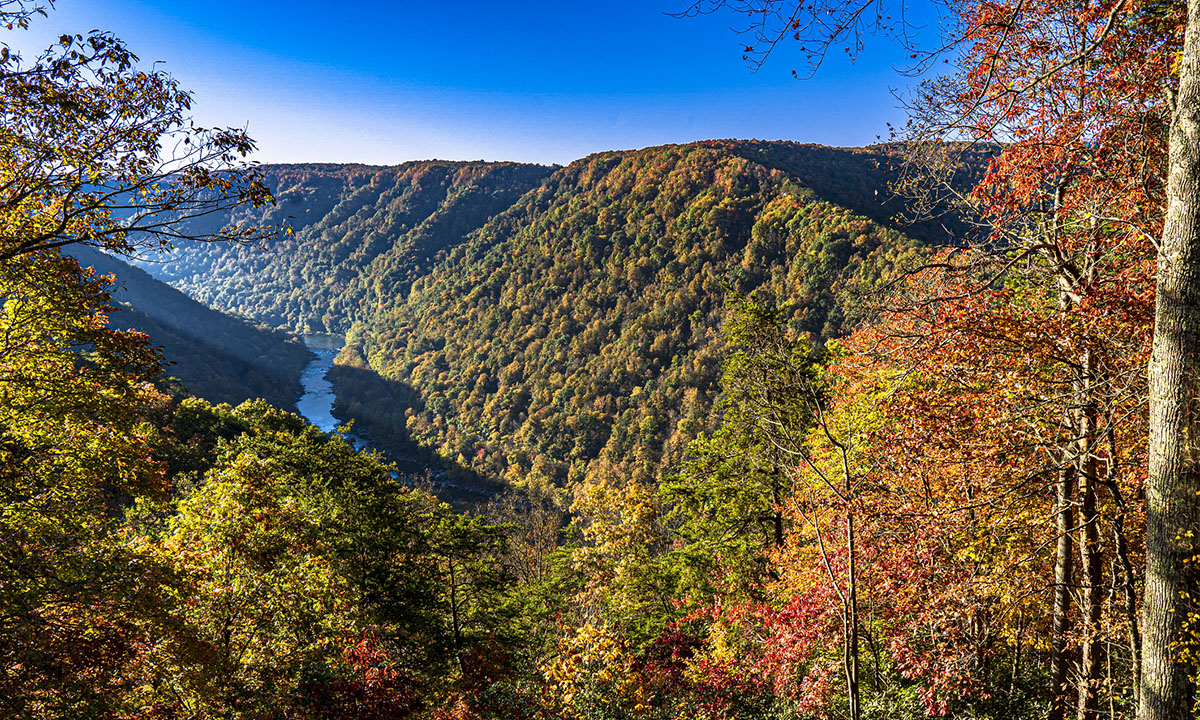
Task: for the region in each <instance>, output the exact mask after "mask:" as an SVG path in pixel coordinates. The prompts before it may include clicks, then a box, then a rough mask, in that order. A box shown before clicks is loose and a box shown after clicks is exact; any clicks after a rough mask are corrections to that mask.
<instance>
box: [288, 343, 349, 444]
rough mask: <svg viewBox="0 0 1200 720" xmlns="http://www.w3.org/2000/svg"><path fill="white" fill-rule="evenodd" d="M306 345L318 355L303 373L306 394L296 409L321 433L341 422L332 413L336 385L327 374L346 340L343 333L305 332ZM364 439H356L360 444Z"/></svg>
mask: <svg viewBox="0 0 1200 720" xmlns="http://www.w3.org/2000/svg"><path fill="white" fill-rule="evenodd" d="M303 340H304V345H305V346H306V347H307V348H308V349H309V350H310V351H312V352H313V354H315V355H316V358H314V359H313V360H312V361H310V362H309V363H308V367H306V368H304V371H303V372H302V373H300V385H301V386H302V387H303V388H304V393H303V394H302V395H301V396H300V400H299V401H297V402H296V409H297V410H299V411H300V414H301V415H303V416H304V418H305V419H307V420H308V421H309V422H310V423H312V424H313V425H316V426H317V427H318V428H320V429H321V431H322V432H333V431H334V430H336V429H337V426H338V425H340V424H341V421H340V420H338V419H337V418H335V417H334V416H333V401H334V393H333V384H332V383H330V382H329V380H328V379H327V378H326V377H325V376H326V375H327V374H328V373H329V368H331V367H333V359H334V358H336V357H337V354H338V352H339V351H341V349H342V345H343V344H344V343H345V342H346V340H345V338H343V337H342V336H340V335H305V336H303ZM360 442H361V441H359V440H358V439H355V440H354V444H355V445H356V446H357V445H359V444H360Z"/></svg>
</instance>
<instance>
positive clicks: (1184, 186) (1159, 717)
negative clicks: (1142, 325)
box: [1138, 0, 1200, 720]
mask: <svg viewBox="0 0 1200 720" xmlns="http://www.w3.org/2000/svg"><path fill="white" fill-rule="evenodd" d="M1169 143H1170V144H1169V150H1168V153H1169V155H1168V170H1167V212H1166V218H1165V222H1164V225H1163V237H1162V244H1161V246H1160V248H1159V255H1158V295H1157V307H1156V310H1155V317H1154V345H1153V350H1152V352H1151V356H1150V371H1149V373H1150V374H1149V381H1150V466H1149V476H1148V478H1147V481H1146V589H1145V599H1144V602H1143V605H1142V683H1141V698H1140V703H1139V706H1138V718H1139V720H1185V718H1191V717H1192V707H1193V703H1194V700H1195V698H1194V694H1195V688H1194V687H1193V686H1192V681H1191V678H1190V677H1189V675H1190V674H1191V673H1190V671H1189V670H1190V669H1189V668H1188V667H1187V666H1186V665H1185V663H1183V662H1182V661H1181V660H1180V658H1179V652H1178V650H1177V649H1176V648H1175V643H1176V642H1178V641H1179V640H1180V639H1181V637H1182V633H1183V626H1182V621H1183V616H1184V600H1183V595H1184V593H1188V592H1195V590H1196V572H1195V568H1193V567H1191V563H1190V560H1191V557H1192V555H1193V547H1194V539H1193V538H1191V537H1189V536H1188V533H1189V531H1192V532H1195V531H1197V530H1200V527H1198V525H1200V495H1198V494H1197V493H1200V444H1198V441H1200V382H1198V380H1200V0H1188V2H1187V29H1186V32H1185V34H1184V42H1183V52H1182V57H1181V64H1180V70H1179V88H1178V91H1177V93H1176V96H1175V97H1174V98H1173V107H1172V117H1171V130H1170V140H1169Z"/></svg>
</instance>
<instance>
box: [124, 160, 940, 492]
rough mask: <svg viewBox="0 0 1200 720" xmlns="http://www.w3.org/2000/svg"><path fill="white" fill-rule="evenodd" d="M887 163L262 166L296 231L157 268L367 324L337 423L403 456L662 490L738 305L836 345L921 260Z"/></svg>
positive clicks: (257, 303) (702, 410)
mask: <svg viewBox="0 0 1200 720" xmlns="http://www.w3.org/2000/svg"><path fill="white" fill-rule="evenodd" d="M891 157H892V154H891V153H889V151H888V150H887V149H878V150H839V149H832V148H823V147H819V146H811V145H801V144H796V143H760V142H735V141H720V142H707V143H699V144H695V145H688V146H670V147H662V148H651V149H647V150H642V151H634V152H624V153H605V154H601V155H597V156H593V157H589V158H585V159H583V160H581V161H579V162H576V163H572V164H571V165H570V166H568V167H565V168H561V169H559V170H556V171H554V172H553V173H552V174H549V175H547V173H548V172H549V171H548V170H545V169H542V168H538V167H536V166H515V167H512V166H504V167H502V168H501V169H500V170H503V172H501V171H500V170H497V169H495V168H493V167H491V166H486V165H481V164H478V163H458V164H449V163H412V164H409V165H406V166H401V167H399V168H390V169H384V168H374V169H369V170H370V172H368V169H364V168H359V167H357V166H349V167H345V168H332V167H323V166H322V167H315V168H299V167H281V168H276V167H268V168H267V177H268V179H269V180H272V179H274V180H277V181H278V182H280V185H279V189H277V190H276V192H277V194H279V195H280V196H281V198H283V199H282V200H281V203H280V207H279V208H276V209H272V210H270V211H269V212H262V213H260V214H258V215H256V216H255V217H254V220H255V221H256V222H259V223H266V222H271V221H273V220H277V219H278V217H279V215H280V214H282V213H284V212H286V211H287V208H291V209H292V211H293V212H294V214H295V215H296V217H299V218H302V219H301V220H300V221H299V223H298V224H297V227H295V228H294V235H292V236H290V237H287V238H285V239H283V240H281V241H279V242H277V243H275V244H273V245H271V246H270V247H266V248H253V247H245V246H232V247H231V246H228V245H214V244H203V245H200V244H192V245H187V246H181V247H180V248H178V249H177V251H176V253H175V256H174V257H173V258H171V259H169V260H167V261H165V262H158V263H155V264H153V265H148V266H147V267H148V269H150V270H151V271H153V272H154V273H155V274H157V275H158V276H159V277H161V278H163V279H166V280H169V281H171V282H173V283H174V284H175V285H177V286H178V287H180V288H183V289H186V290H188V291H189V292H193V293H195V294H196V295H197V296H198V297H201V298H204V299H206V300H209V301H211V302H213V303H215V304H216V305H217V306H218V307H222V308H225V309H228V310H232V311H241V312H248V313H251V314H253V315H254V316H255V317H256V318H258V319H260V320H263V321H268V322H271V321H274V322H281V321H282V323H281V324H283V325H284V326H286V327H290V328H292V329H294V330H300V331H303V330H305V329H312V328H313V327H314V326H316V327H321V328H327V327H332V328H335V329H342V328H350V330H351V332H350V343H349V345H348V347H347V348H346V350H345V351H344V353H343V355H342V357H341V358H340V360H339V363H340V365H339V367H337V368H335V370H334V372H333V374H332V377H333V379H334V381H335V383H337V387H338V391H339V392H338V406H337V409H338V411H339V413H340V415H341V416H343V417H346V418H353V419H354V420H355V421H356V423H358V427H360V428H361V429H363V430H365V431H366V432H367V433H368V434H369V435H370V436H371V437H372V438H373V439H374V440H375V442H376V443H377V444H379V445H380V446H381V447H384V448H387V449H390V450H392V451H393V452H395V453H396V454H404V453H411V450H409V449H408V448H410V446H411V442H413V441H416V442H417V443H419V444H421V445H422V446H424V447H425V448H426V449H427V450H428V451H433V452H436V453H438V454H440V455H441V456H442V457H443V458H444V459H446V460H449V461H452V462H453V463H454V464H455V465H456V466H457V467H458V468H459V469H467V470H470V471H471V474H472V475H473V476H474V477H475V478H477V479H480V478H491V479H503V480H504V481H505V482H506V483H507V484H509V485H523V484H524V483H525V482H526V481H527V480H529V479H530V478H533V481H534V482H535V483H541V484H547V483H548V484H549V485H552V486H554V487H557V488H564V487H567V486H569V485H570V486H574V485H578V484H579V483H581V482H582V481H583V479H584V477H585V476H596V475H600V474H604V473H608V472H610V471H611V470H613V469H614V468H619V472H623V473H624V472H628V473H632V474H633V475H635V476H637V477H643V476H645V477H653V478H660V477H661V476H662V475H663V474H664V473H666V472H668V471H669V470H670V468H671V467H673V465H674V464H676V463H678V461H679V460H680V459H681V458H682V456H683V453H684V450H685V449H686V446H687V443H688V442H689V441H690V440H691V439H693V438H694V437H695V436H696V434H697V432H698V431H700V430H701V429H705V428H707V427H708V421H707V419H706V418H707V413H708V409H709V408H710V406H711V404H712V400H713V398H714V397H715V396H716V391H717V388H716V380H717V377H718V375H719V366H720V353H721V341H720V332H719V326H720V322H721V318H722V316H723V312H724V311H723V307H724V303H725V302H726V300H727V299H731V298H735V297H740V296H742V295H761V296H763V297H766V298H770V300H771V301H772V302H774V301H775V300H776V299H778V300H779V301H781V302H783V301H786V302H787V303H789V307H790V312H791V314H792V317H791V323H792V325H793V326H794V327H795V328H796V329H797V330H799V331H801V332H803V333H804V334H805V335H806V336H807V337H809V338H810V339H811V340H812V341H813V342H815V343H816V344H817V345H818V346H819V345H821V344H822V343H824V341H825V340H828V339H830V338H833V337H836V336H837V335H838V333H839V331H840V328H841V327H842V325H843V323H844V320H845V316H846V315H847V313H851V312H853V305H854V303H855V302H856V301H855V299H854V296H855V293H856V292H858V293H860V294H861V292H862V291H863V290H864V289H865V288H867V287H870V286H871V285H872V283H874V282H876V281H877V280H878V279H879V277H880V274H881V273H882V272H883V271H884V269H885V268H887V267H889V266H890V265H893V264H895V263H896V262H898V261H900V260H901V259H902V258H905V257H909V256H911V255H912V251H913V249H914V248H915V247H917V246H918V245H920V243H919V242H917V241H914V240H911V239H909V238H908V237H906V236H905V235H903V234H902V233H900V232H898V231H896V230H895V229H893V228H894V226H895V222H894V220H895V218H894V216H895V215H897V214H898V213H899V212H901V211H902V210H903V207H902V206H901V205H900V204H899V203H894V202H893V203H891V204H889V205H884V204H883V203H880V202H879V200H878V197H879V195H880V193H881V192H883V193H884V196H885V197H887V184H886V183H887V179H888V178H887V175H886V173H887V169H888V163H889V161H890V159H891ZM534 180H538V181H540V182H539V183H538V184H537V186H536V188H534V189H532V190H530V189H529V188H530V187H531V186H532V181H534ZM827 196H828V197H829V198H836V199H837V201H838V202H834V201H832V200H830V199H827ZM485 197H486V198H491V200H490V202H491V204H489V205H483V204H480V203H479V202H478V200H479V199H480V198H485ZM334 198H336V200H335V199H334ZM466 199H473V200H475V201H476V202H475V203H474V204H468V203H467V200H466ZM501 199H505V200H507V201H508V202H509V203H511V204H510V205H508V206H504V205H502V204H500V202H499V200H501ZM839 203H843V204H839ZM847 206H849V207H847ZM850 208H854V209H850ZM488 212H490V213H491V215H490V216H489V215H488V214H487V213H488ZM322 213H324V214H322ZM868 213H869V214H870V215H871V216H873V217H874V218H876V219H874V220H873V219H871V218H870V217H867V216H866V214H868ZM427 215H432V216H433V219H437V220H438V221H437V222H436V223H435V222H434V221H433V219H430V218H429V217H427ZM317 218H319V219H317ZM451 218H455V220H453V221H452V220H451ZM880 223H883V224H880ZM431 228H434V229H438V232H437V233H435V232H434V231H433V229H431ZM449 228H457V229H458V232H457V234H455V235H447V234H446V232H447V231H448V229H449ZM906 229H911V230H913V231H914V232H913V234H914V235H917V236H919V237H922V238H924V240H925V241H926V242H927V243H929V242H932V243H940V242H944V241H946V240H947V237H946V236H945V234H944V231H942V230H941V228H940V227H937V226H934V225H932V224H925V225H918V226H916V227H915V228H906ZM333 238H336V240H333ZM430 238H441V239H440V240H438V241H437V242H436V243H434V242H433V241H432V240H431V239H430ZM431 243H432V244H431ZM418 247H423V248H430V249H427V250H425V251H423V252H427V253H429V255H428V256H425V257H423V259H422V263H423V264H422V263H418V262H417V260H416V258H415V255H414V253H415V250H414V248H418ZM432 248H437V251H436V252H434V251H433V250H432ZM283 278H287V281H284V280H283ZM284 308H287V309H286V310H285V309H284ZM317 318H320V320H318V319H317ZM589 466H591V469H590V470H589Z"/></svg>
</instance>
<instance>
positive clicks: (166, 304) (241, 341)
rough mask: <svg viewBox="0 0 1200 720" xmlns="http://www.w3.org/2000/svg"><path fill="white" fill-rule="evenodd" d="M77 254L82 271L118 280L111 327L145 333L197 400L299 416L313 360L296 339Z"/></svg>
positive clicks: (114, 263) (100, 258) (109, 260)
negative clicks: (303, 379)
mask: <svg viewBox="0 0 1200 720" xmlns="http://www.w3.org/2000/svg"><path fill="white" fill-rule="evenodd" d="M71 252H72V254H73V255H74V256H75V258H76V259H77V260H78V261H79V264H80V265H82V266H84V267H89V266H90V267H93V268H95V270H96V272H97V273H100V274H104V275H113V276H115V277H116V280H117V283H116V287H115V288H114V290H113V300H114V301H115V302H116V303H117V305H118V306H119V307H120V308H121V309H120V311H118V312H116V313H113V314H112V316H111V318H110V321H111V322H112V324H113V325H114V326H116V327H120V328H126V329H134V330H140V331H142V332H145V333H147V334H148V335H149V336H150V340H151V342H153V343H154V344H155V345H158V346H160V347H161V348H162V351H163V355H164V356H165V358H166V359H167V362H168V363H169V365H168V366H167V368H166V373H167V374H168V375H172V376H174V377H176V378H178V379H179V380H181V381H182V382H183V384H184V385H185V386H187V388H188V390H189V391H191V392H192V393H193V394H195V395H198V396H200V397H202V398H204V399H206V400H208V401H210V402H214V403H222V402H227V403H230V404H232V405H236V404H238V403H240V402H242V401H243V400H249V399H254V398H263V399H266V400H268V401H269V402H271V404H273V405H275V406H276V407H280V408H283V409H287V410H293V411H294V410H295V402H296V398H298V397H299V395H300V392H301V387H300V372H301V370H303V369H304V366H305V365H306V364H307V362H308V359H309V357H310V356H311V354H310V353H309V352H308V350H307V349H306V348H305V347H304V345H303V343H301V342H300V341H299V340H298V339H296V338H294V337H291V336H289V335H287V334H285V333H282V332H279V331H276V330H270V329H267V328H262V327H256V326H255V325H253V324H252V323H250V322H248V321H247V320H244V319H242V318H237V317H233V316H230V315H226V314H225V313H222V312H218V311H217V310H213V309H212V308H209V307H206V306H204V305H202V304H201V303H198V302H196V301H195V300H193V299H192V298H190V297H188V296H187V295H185V294H184V293H182V292H180V291H178V290H176V289H174V288H172V287H170V286H169V285H166V284H165V283H162V282H160V281H158V280H156V279H154V278H153V277H151V276H150V275H149V274H148V273H146V272H145V271H143V270H141V269H139V268H136V267H133V266H131V265H128V264H127V263H124V262H122V261H121V260H119V259H117V258H114V257H112V256H110V255H105V254H103V253H100V252H97V251H95V250H93V249H91V248H87V247H82V246H80V247H76V248H72V251H71Z"/></svg>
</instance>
